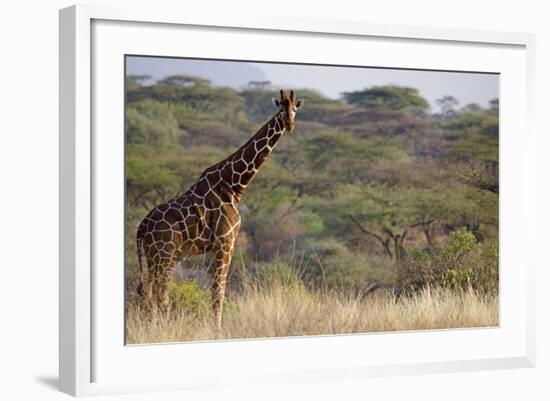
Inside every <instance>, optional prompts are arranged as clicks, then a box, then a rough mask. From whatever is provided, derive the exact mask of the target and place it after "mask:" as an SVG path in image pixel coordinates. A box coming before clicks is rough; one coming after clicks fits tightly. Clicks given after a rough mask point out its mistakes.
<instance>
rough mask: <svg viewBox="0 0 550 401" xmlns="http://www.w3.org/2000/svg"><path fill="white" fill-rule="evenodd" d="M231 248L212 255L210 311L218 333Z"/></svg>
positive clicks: (221, 249)
mask: <svg viewBox="0 0 550 401" xmlns="http://www.w3.org/2000/svg"><path fill="white" fill-rule="evenodd" d="M232 250H233V247H232V246H227V245H224V246H222V247H221V248H220V249H218V250H217V251H215V253H214V263H215V266H214V272H213V280H212V309H213V311H214V319H215V322H216V327H217V329H218V331H220V330H221V328H222V313H223V302H224V300H225V288H226V286H227V276H228V275H229V264H230V263H231V256H232Z"/></svg>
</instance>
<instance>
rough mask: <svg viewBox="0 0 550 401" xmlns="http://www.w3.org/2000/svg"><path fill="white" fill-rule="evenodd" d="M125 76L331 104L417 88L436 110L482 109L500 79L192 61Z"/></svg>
mask: <svg viewBox="0 0 550 401" xmlns="http://www.w3.org/2000/svg"><path fill="white" fill-rule="evenodd" d="M126 68H127V74H147V75H151V76H152V77H153V79H154V80H158V79H162V78H164V77H166V76H168V75H175V74H188V75H195V76H200V77H202V78H207V79H210V80H211V81H212V83H213V84H214V85H216V86H230V87H233V88H236V89H242V88H244V87H246V85H247V84H248V82H249V81H255V80H269V81H271V82H272V87H273V88H274V89H279V88H281V89H287V90H288V89H292V88H310V89H316V90H317V91H319V92H321V93H322V94H323V95H325V96H328V97H330V98H339V97H340V96H341V93H342V92H349V91H354V90H361V89H364V88H368V87H371V86H373V85H399V86H409V87H413V88H417V89H418V90H419V92H420V95H421V96H423V97H424V98H426V99H427V100H428V101H429V102H430V104H431V105H432V109H433V110H437V107H436V106H435V100H436V99H439V98H441V97H443V96H445V95H451V96H454V97H455V98H457V99H458V100H459V102H460V103H459V107H461V106H465V105H466V104H469V103H477V104H479V105H481V106H483V107H486V106H487V104H488V102H489V100H491V99H494V98H498V97H499V76H498V75H497V74H487V73H470V72H467V73H464V72H447V71H445V72H443V71H424V70H401V69H383V68H367V67H341V66H337V67H334V66H323V65H297V64H277V63H251V62H241V61H218V60H196V59H180V58H168V57H145V56H129V57H127V64H126Z"/></svg>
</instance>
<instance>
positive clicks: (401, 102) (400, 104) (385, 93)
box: [343, 85, 429, 110]
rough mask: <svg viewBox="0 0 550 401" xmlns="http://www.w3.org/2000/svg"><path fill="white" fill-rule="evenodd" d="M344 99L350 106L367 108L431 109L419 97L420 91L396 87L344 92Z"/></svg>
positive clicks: (375, 87) (374, 87)
mask: <svg viewBox="0 0 550 401" xmlns="http://www.w3.org/2000/svg"><path fill="white" fill-rule="evenodd" d="M343 98H344V100H345V101H346V102H348V103H350V104H353V105H357V106H360V107H365V108H373V107H387V108H389V109H394V110H398V109H409V108H415V109H420V110H426V109H428V107H429V104H428V102H427V101H426V99H424V98H423V97H422V96H420V95H419V93H418V89H415V88H408V87H401V86H394V85H387V86H373V87H371V88H369V89H363V90H361V91H353V92H344V93H343Z"/></svg>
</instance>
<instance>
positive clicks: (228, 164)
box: [136, 90, 303, 328]
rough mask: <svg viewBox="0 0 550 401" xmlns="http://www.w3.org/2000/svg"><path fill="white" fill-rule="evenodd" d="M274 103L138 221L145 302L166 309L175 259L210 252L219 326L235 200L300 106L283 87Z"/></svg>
mask: <svg viewBox="0 0 550 401" xmlns="http://www.w3.org/2000/svg"><path fill="white" fill-rule="evenodd" d="M273 102H274V104H275V106H276V107H277V112H276V113H275V115H274V116H273V117H272V118H271V119H270V120H269V121H268V122H267V123H265V124H264V125H263V126H262V128H260V130H259V131H258V132H257V133H256V134H255V135H254V136H253V137H252V138H250V140H248V142H246V143H245V144H244V145H243V146H241V147H240V148H239V149H238V150H237V151H236V152H234V153H233V154H232V155H230V156H229V157H228V158H226V159H225V160H222V161H221V162H219V163H216V164H215V165H213V166H211V167H209V168H207V169H206V170H205V171H204V172H203V173H202V174H201V176H200V177H199V179H198V180H197V181H196V182H195V183H194V184H193V185H192V186H191V187H190V188H189V189H188V190H187V191H185V192H183V193H181V194H178V195H177V196H176V197H174V198H172V199H170V200H167V201H166V202H163V203H161V204H159V205H157V206H156V207H155V208H153V209H152V210H151V211H150V212H149V213H148V214H147V216H146V217H145V218H144V219H143V221H142V222H141V223H140V225H139V227H138V230H137V236H136V238H137V250H138V259H139V264H140V269H141V284H140V288H139V289H138V292H139V293H140V294H142V296H143V297H144V299H145V301H146V302H147V304H149V305H153V304H158V305H159V306H160V307H161V308H163V309H166V308H167V307H168V304H169V293H168V289H169V284H170V281H171V280H172V273H173V270H174V267H175V265H176V262H177V261H178V260H179V259H180V258H182V257H184V256H191V255H198V254H203V253H206V252H212V253H213V255H214V264H215V266H214V271H213V277H212V307H213V310H214V316H215V319H216V324H217V326H218V328H221V319H222V309H223V302H224V298H225V287H226V284H227V278H228V273H229V265H230V263H231V257H232V255H233V246H234V244H235V239H236V238H237V235H238V234H239V229H240V226H241V217H240V215H239V211H238V205H239V201H240V200H241V197H242V195H243V193H244V191H245V189H246V188H247V186H248V185H249V184H250V182H251V181H252V179H253V178H254V176H255V175H256V173H257V172H258V170H259V168H260V167H261V166H262V164H263V163H264V162H265V161H266V160H267V158H268V157H269V155H270V154H271V152H272V151H273V148H274V147H275V145H276V144H277V142H278V141H279V140H280V139H281V138H282V136H283V135H284V133H285V130H287V131H289V132H290V131H292V130H293V129H294V117H295V115H296V110H298V109H299V108H300V107H301V106H302V104H303V100H302V99H299V100H297V99H296V96H295V93H294V91H290V95H289V96H287V95H286V94H285V93H284V92H283V91H282V90H281V92H280V98H279V99H275V98H274V99H273ZM142 258H144V259H145V262H146V269H143V262H142Z"/></svg>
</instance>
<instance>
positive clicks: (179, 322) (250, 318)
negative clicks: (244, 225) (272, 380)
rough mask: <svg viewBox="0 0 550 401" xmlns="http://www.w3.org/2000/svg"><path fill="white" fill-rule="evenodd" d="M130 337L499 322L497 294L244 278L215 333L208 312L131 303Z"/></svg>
mask: <svg viewBox="0 0 550 401" xmlns="http://www.w3.org/2000/svg"><path fill="white" fill-rule="evenodd" d="M127 312H128V313H127V320H126V334H127V343H129V344H143V343H162V342H179V341H189V340H214V339H240V338H262V337H279V336H304V335H320V334H344V333H367V332H379V331H397V330H427V329H444V328H462V327H482V326H496V325H498V322H499V314H498V313H499V308H498V296H483V295H480V294H477V293H475V292H474V291H461V292H457V291H451V290H448V289H433V288H432V289H429V288H428V289H425V290H423V291H421V292H420V293H418V294H417V295H415V296H412V297H401V298H399V299H396V298H395V296H394V295H393V294H392V293H389V292H384V293H374V294H371V295H368V296H363V297H359V296H352V295H350V294H346V293H345V292H339V291H330V290H311V289H308V288H306V287H305V286H304V285H303V284H301V283H300V282H290V283H289V282H285V283H281V282H279V281H277V280H275V281H272V282H270V283H264V284H262V283H261V282H248V283H247V284H246V285H245V286H244V288H243V289H242V291H240V292H239V294H235V295H234V296H232V297H230V298H229V300H228V303H227V305H226V308H225V310H224V320H223V329H222V332H220V333H218V332H217V331H216V327H215V325H214V324H213V323H214V322H213V319H212V317H211V316H210V313H208V312H204V313H198V314H197V313H188V312H186V311H185V310H179V311H177V312H175V311H172V312H171V313H170V314H162V313H161V312H159V311H152V312H151V311H147V312H146V311H144V310H142V309H140V308H139V307H137V306H134V305H130V306H129V307H128V311H127Z"/></svg>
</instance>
